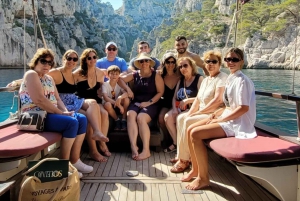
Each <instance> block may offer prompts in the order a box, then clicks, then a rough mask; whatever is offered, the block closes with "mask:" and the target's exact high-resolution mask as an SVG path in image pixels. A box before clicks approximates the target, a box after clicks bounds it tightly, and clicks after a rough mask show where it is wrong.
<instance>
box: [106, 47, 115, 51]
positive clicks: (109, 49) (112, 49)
mask: <svg viewBox="0 0 300 201" xmlns="http://www.w3.org/2000/svg"><path fill="white" fill-rule="evenodd" d="M107 50H108V51H116V50H117V48H114V47H113V48H110V47H109V48H107Z"/></svg>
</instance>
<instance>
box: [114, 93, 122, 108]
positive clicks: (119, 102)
mask: <svg viewBox="0 0 300 201" xmlns="http://www.w3.org/2000/svg"><path fill="white" fill-rule="evenodd" d="M121 101H122V98H121V96H119V97H118V98H117V100H116V101H115V104H114V106H115V107H120V106H121Z"/></svg>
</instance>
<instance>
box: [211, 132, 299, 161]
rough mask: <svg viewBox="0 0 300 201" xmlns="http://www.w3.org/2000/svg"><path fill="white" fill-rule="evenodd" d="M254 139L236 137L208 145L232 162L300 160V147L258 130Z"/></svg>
mask: <svg viewBox="0 0 300 201" xmlns="http://www.w3.org/2000/svg"><path fill="white" fill-rule="evenodd" d="M256 132H257V134H258V136H257V137H255V138H253V139H237V138H235V137H229V138H220V139H213V140H211V141H209V142H207V143H208V145H209V146H210V147H211V148H212V149H213V150H214V151H215V152H216V153H217V154H219V155H221V156H223V157H224V158H227V159H229V160H232V161H236V162H244V163H258V162H271V161H282V160H289V159H295V158H300V146H299V145H297V144H294V143H292V142H288V141H285V140H283V139H280V138H276V137H272V136H270V135H268V134H266V133H264V132H263V131H261V130H259V129H256Z"/></svg>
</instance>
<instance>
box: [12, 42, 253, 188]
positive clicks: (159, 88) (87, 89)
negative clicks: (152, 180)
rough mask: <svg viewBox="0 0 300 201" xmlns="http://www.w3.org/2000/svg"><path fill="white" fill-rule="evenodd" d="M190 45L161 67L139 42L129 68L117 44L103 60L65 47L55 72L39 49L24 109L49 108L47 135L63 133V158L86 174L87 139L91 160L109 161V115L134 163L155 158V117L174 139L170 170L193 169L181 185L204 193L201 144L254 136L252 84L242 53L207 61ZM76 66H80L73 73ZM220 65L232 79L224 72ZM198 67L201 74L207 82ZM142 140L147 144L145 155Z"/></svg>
mask: <svg viewBox="0 0 300 201" xmlns="http://www.w3.org/2000/svg"><path fill="white" fill-rule="evenodd" d="M187 46H188V43H187V40H186V38H185V37H184V36H178V37H177V38H176V39H175V49H176V50H177V53H172V52H168V53H166V54H165V55H164V56H163V58H162V60H161V62H159V60H158V59H155V58H153V57H150V56H149V55H148V53H149V52H150V46H149V44H148V43H147V42H145V41H141V42H140V43H138V52H139V55H138V56H137V57H136V58H134V59H132V61H130V64H129V67H128V68H127V66H126V62H125V60H124V59H122V58H119V57H117V52H118V46H117V44H116V43H114V42H109V43H107V45H106V47H105V52H106V55H107V56H106V57H104V58H101V59H98V57H97V52H96V51H95V50H94V49H91V48H88V49H85V50H84V51H83V53H82V54H81V55H80V56H79V55H78V53H77V52H76V51H74V50H68V51H67V52H66V53H65V54H64V55H63V58H62V63H63V66H62V67H60V68H53V67H54V53H53V52H52V51H51V50H50V49H44V48H41V49H38V50H37V52H36V53H35V55H34V56H33V58H32V59H31V61H30V63H29V67H30V70H29V71H27V72H26V73H25V75H24V78H23V80H21V85H20V91H19V93H20V100H21V111H22V112H24V111H28V110H45V111H47V113H48V114H47V118H46V121H45V130H46V131H55V132H60V133H62V136H63V138H62V143H61V158H63V159H69V160H70V161H71V163H72V164H73V165H74V166H75V167H76V168H77V169H78V171H79V172H81V173H88V172H91V171H93V167H92V166H89V165H86V164H84V163H83V162H81V160H80V158H79V155H80V150H81V145H82V142H83V140H84V138H86V139H87V142H88V145H89V155H90V157H91V158H93V159H94V160H97V161H100V162H105V161H106V160H107V158H106V157H109V156H110V155H111V153H110V152H109V150H108V147H107V146H106V142H108V141H109V139H108V138H107V134H108V129H109V116H110V117H111V118H112V119H113V120H114V129H115V130H127V132H128V135H129V140H130V146H131V150H132V159H134V160H144V159H146V158H148V157H150V155H151V154H150V145H149V143H150V128H149V123H150V122H151V121H155V120H158V124H159V126H160V129H161V131H162V132H164V133H166V134H167V135H168V134H169V135H170V136H171V138H172V143H171V144H170V145H168V146H166V148H165V149H164V152H167V153H170V152H174V151H177V157H176V158H173V159H171V162H172V163H175V164H174V166H173V167H172V169H171V171H172V172H174V173H178V172H183V171H185V170H186V169H187V168H188V167H189V166H190V164H192V169H191V171H190V172H189V173H188V174H186V175H185V176H184V177H183V178H182V179H181V180H182V181H190V180H191V179H193V178H196V179H194V180H193V181H192V182H191V183H190V184H189V185H188V186H187V187H186V188H187V189H191V190H196V189H201V188H203V187H205V186H207V185H209V177H208V159H207V153H206V148H205V145H204V143H203V140H205V139H209V138H221V137H231V136H235V137H238V138H243V139H246V138H253V137H255V136H256V133H255V129H254V122H255V116H256V114H255V112H256V108H255V91H254V85H253V83H252V81H251V80H250V79H249V78H248V77H247V76H245V75H244V74H243V73H242V72H241V69H242V67H243V65H244V54H243V51H242V50H240V49H239V48H231V49H230V50H229V51H228V52H227V53H226V54H225V55H224V58H223V59H222V55H221V53H220V52H218V51H208V52H205V53H204V55H203V60H202V59H201V58H200V56H198V55H197V54H194V53H192V52H189V51H187ZM97 59H98V60H97ZM78 61H80V66H79V68H78V69H75V68H76V67H77V64H78ZM223 61H224V62H225V64H226V66H227V67H228V69H229V72H230V75H229V76H228V75H227V74H226V73H224V72H221V71H220V68H221V64H222V62H223ZM198 68H202V69H203V71H204V74H205V75H206V77H205V78H204V76H203V75H201V74H200V73H199V71H198ZM130 83H131V84H130ZM10 85H14V82H12V83H11V84H10ZM129 86H131V87H129ZM85 134H86V137H85ZM138 135H140V137H141V140H142V143H143V149H142V151H141V152H140V151H139V149H138V146H137V138H138ZM98 147H99V148H100V152H101V153H100V152H99V151H98Z"/></svg>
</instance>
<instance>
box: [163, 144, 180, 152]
mask: <svg viewBox="0 0 300 201" xmlns="http://www.w3.org/2000/svg"><path fill="white" fill-rule="evenodd" d="M172 146H173V147H174V148H173V149H171V148H170V147H172ZM174 151H177V145H176V144H171V145H170V146H169V147H168V148H166V149H164V152H165V153H172V152H174Z"/></svg>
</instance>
